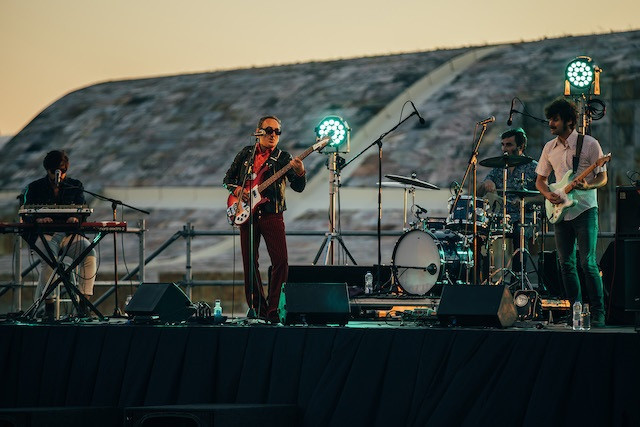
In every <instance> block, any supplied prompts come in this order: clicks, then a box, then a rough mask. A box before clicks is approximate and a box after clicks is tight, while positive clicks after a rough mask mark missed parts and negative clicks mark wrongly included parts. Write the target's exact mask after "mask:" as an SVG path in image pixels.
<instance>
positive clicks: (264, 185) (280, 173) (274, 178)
mask: <svg viewBox="0 0 640 427" xmlns="http://www.w3.org/2000/svg"><path fill="white" fill-rule="evenodd" d="M313 151H314V146H311V147H309V148H307V149H306V150H304V152H303V153H302V154H300V155H299V156H298V157H299V158H300V160H302V159H304V158H305V157H307V156H308V155H309V154H311V153H312V152H313ZM289 169H291V163H288V164H287V165H286V166H285V167H283V168H282V169H280V170H279V171H278V172H276V173H274V174H273V175H272V176H271V177H270V178H269V179H266V180H265V181H264V182H263V183H262V184H260V185H259V186H258V192H260V193H262V191H263V190H264V189H265V188H267V187H268V186H270V185H271V184H273V183H274V182H276V181H277V180H278V179H280V178H281V177H282V176H283V175H284V174H285V173H287V171H288V170H289Z"/></svg>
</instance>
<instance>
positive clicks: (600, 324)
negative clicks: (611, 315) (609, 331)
mask: <svg viewBox="0 0 640 427" xmlns="http://www.w3.org/2000/svg"><path fill="white" fill-rule="evenodd" d="M605 326H606V325H605V321H604V313H597V314H593V315H592V316H591V327H592V328H604V327H605Z"/></svg>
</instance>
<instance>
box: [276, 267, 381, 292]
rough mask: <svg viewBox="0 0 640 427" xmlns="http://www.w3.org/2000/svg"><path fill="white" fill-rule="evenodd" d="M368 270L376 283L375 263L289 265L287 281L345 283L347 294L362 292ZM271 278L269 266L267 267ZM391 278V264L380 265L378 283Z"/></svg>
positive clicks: (376, 270)
mask: <svg viewBox="0 0 640 427" xmlns="http://www.w3.org/2000/svg"><path fill="white" fill-rule="evenodd" d="M367 271H370V272H371V274H373V283H374V284H376V283H378V280H377V274H378V266H377V265H290V266H289V276H288V279H287V282H290V283H345V282H346V283H347V286H348V287H349V295H350V296H352V297H353V296H357V295H360V294H363V293H364V275H365V274H367ZM268 272H269V279H271V267H269V270H268ZM390 280H391V266H389V265H381V266H380V283H389V282H390Z"/></svg>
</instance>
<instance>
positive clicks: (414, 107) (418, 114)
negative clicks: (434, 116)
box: [409, 101, 426, 125]
mask: <svg viewBox="0 0 640 427" xmlns="http://www.w3.org/2000/svg"><path fill="white" fill-rule="evenodd" d="M409 102H410V103H411V106H412V107H413V111H415V113H416V116H418V119H419V120H420V124H421V125H423V124H425V123H426V122H425V120H424V119H423V118H422V116H421V115H420V113H418V109H417V108H416V106H415V105H414V104H413V101H409Z"/></svg>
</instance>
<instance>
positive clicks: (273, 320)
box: [267, 313, 280, 325]
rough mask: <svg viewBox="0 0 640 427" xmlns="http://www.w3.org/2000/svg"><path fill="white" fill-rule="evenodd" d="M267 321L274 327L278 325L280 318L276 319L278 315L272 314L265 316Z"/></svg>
mask: <svg viewBox="0 0 640 427" xmlns="http://www.w3.org/2000/svg"><path fill="white" fill-rule="evenodd" d="M267 321H268V322H269V323H272V324H274V325H277V324H279V323H280V318H279V317H278V315H277V314H276V313H273V314H269V315H268V316H267Z"/></svg>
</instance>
